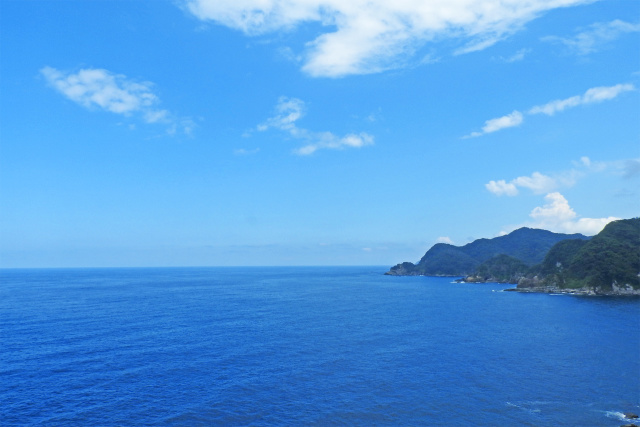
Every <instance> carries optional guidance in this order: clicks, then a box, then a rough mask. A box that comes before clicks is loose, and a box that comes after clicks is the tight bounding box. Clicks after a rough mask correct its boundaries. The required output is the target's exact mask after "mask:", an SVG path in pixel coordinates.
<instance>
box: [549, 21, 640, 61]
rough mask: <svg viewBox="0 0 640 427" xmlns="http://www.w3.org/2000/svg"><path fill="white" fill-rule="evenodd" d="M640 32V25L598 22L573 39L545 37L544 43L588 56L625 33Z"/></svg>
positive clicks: (623, 22) (622, 22)
mask: <svg viewBox="0 0 640 427" xmlns="http://www.w3.org/2000/svg"><path fill="white" fill-rule="evenodd" d="M638 31H640V23H638V24H632V23H629V22H625V21H621V20H619V19H616V20H614V21H611V22H597V23H595V24H592V25H590V26H589V27H588V28H586V29H584V30H582V31H580V32H579V33H578V34H576V35H575V36H574V37H573V38H564V37H557V36H549V37H544V38H543V39H542V40H543V41H549V42H556V43H561V44H563V45H565V46H567V47H568V48H569V49H571V50H572V51H574V52H575V53H577V54H578V55H587V54H589V53H593V52H595V51H597V50H598V49H600V48H601V47H602V46H604V45H606V44H607V43H609V42H611V41H613V40H615V39H617V38H618V37H620V36H621V35H623V34H625V33H633V32H638Z"/></svg>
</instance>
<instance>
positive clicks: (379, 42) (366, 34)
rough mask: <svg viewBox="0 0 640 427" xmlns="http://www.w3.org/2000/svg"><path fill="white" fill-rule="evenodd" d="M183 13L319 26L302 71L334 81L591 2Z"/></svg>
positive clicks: (230, 7) (222, 20)
mask: <svg viewBox="0 0 640 427" xmlns="http://www.w3.org/2000/svg"><path fill="white" fill-rule="evenodd" d="M183 1H184V3H183V4H184V5H185V8H186V10H187V11H189V12H190V13H191V14H193V15H194V16H196V17H197V18H198V19H201V20H204V21H213V22H216V23H219V24H222V25H225V26H228V27H230V28H234V29H238V30H240V31H243V32H244V33H245V34H247V35H260V34H266V33H269V32H273V31H278V30H293V29H295V27H296V26H298V25H301V24H304V23H312V22H317V23H320V24H321V25H322V26H323V28H326V31H325V32H324V33H323V34H320V35H319V36H318V37H317V38H315V40H312V41H309V42H307V43H306V52H304V54H303V57H304V63H303V67H302V69H303V70H304V71H305V72H306V73H308V74H310V75H312V76H322V77H339V76H345V75H348V74H365V73H372V72H378V71H381V70H386V69H391V68H397V67H399V66H402V65H403V64H405V63H406V62H407V61H408V59H409V58H410V57H412V56H413V55H414V54H416V53H417V51H418V50H419V49H420V48H421V47H423V46H424V45H425V44H427V43H430V42H432V43H433V42H435V41H443V40H447V39H452V40H454V41H455V44H457V46H458V47H457V48H454V51H455V52H454V53H456V54H461V53H467V52H473V51H477V50H481V49H485V48H487V47H489V46H491V45H493V44H495V43H496V42H498V41H500V40H502V39H504V38H506V37H508V36H509V35H511V34H513V33H514V32H516V31H518V30H520V29H521V28H523V27H524V25H525V24H526V23H527V22H529V21H531V20H533V19H535V18H536V17H538V16H540V15H541V14H542V13H544V12H546V11H549V10H552V9H556V8H561V7H569V6H576V5H579V4H585V3H590V2H592V1H593V0H528V1H526V2H524V1H520V0H430V1H424V0H401V1H388V0H350V1H344V0H240V1H230V0H183Z"/></svg>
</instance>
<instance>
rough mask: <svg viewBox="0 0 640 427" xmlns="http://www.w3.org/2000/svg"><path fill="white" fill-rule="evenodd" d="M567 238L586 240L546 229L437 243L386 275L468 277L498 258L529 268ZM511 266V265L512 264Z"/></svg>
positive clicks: (492, 265) (574, 235) (519, 230)
mask: <svg viewBox="0 0 640 427" xmlns="http://www.w3.org/2000/svg"><path fill="white" fill-rule="evenodd" d="M566 239H588V237H586V236H583V235H582V234H560V233H552V232H551V231H547V230H539V229H532V228H520V229H518V230H515V231H513V232H511V233H509V234H507V235H505V236H500V237H496V238H493V239H478V240H475V241H473V242H471V243H469V244H466V245H464V246H454V245H449V244H446V243H438V244H436V245H434V246H433V247H432V248H431V249H429V250H428V251H427V253H426V254H425V255H424V256H423V257H422V259H421V260H420V261H419V262H418V263H417V264H412V263H409V262H404V263H402V264H398V265H396V266H394V267H392V268H391V270H389V272H387V273H386V274H390V275H427V276H467V275H471V274H474V273H476V271H477V269H478V268H479V267H480V266H481V265H482V264H483V263H485V262H487V261H489V260H490V259H492V258H494V257H496V256H498V255H508V256H509V257H512V258H515V259H516V260H519V261H520V262H522V263H523V264H525V265H527V266H531V265H534V264H538V263H540V262H541V261H543V259H544V256H545V255H546V254H547V252H548V251H549V249H551V247H552V246H553V245H554V244H556V243H558V242H560V241H562V240H566ZM503 261H504V259H503ZM510 263H511V264H513V262H512V261H510ZM496 267H497V265H496V263H495V262H494V263H492V264H491V266H486V267H484V268H486V269H488V268H492V269H495V268H496ZM512 267H513V265H512ZM518 268H521V267H518Z"/></svg>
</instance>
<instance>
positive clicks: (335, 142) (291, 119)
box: [257, 96, 374, 156]
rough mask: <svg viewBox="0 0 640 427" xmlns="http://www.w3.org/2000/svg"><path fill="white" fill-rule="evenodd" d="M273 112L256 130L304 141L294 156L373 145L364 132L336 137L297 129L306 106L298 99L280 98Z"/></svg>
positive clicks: (325, 133)
mask: <svg viewBox="0 0 640 427" xmlns="http://www.w3.org/2000/svg"><path fill="white" fill-rule="evenodd" d="M275 110H276V114H275V115H274V116H273V117H270V118H268V119H267V120H265V121H264V122H263V123H261V124H259V125H258V127H257V129H258V131H262V132H264V131H266V130H268V129H272V128H275V129H279V130H281V131H285V132H287V133H288V134H289V135H291V136H292V137H293V138H296V139H301V140H304V141H305V142H306V144H305V145H304V146H302V147H300V148H297V149H295V150H294V153H295V154H298V155H301V156H308V155H310V154H313V153H315V152H316V151H318V150H321V149H331V150H342V149H344V148H361V147H364V146H366V145H372V144H373V143H374V138H373V136H371V135H369V134H368V133H366V132H360V133H350V134H347V135H344V136H337V135H335V134H333V133H332V132H313V131H310V130H308V129H304V128H300V127H298V126H297V125H296V122H297V121H298V120H300V119H301V118H302V117H304V115H305V112H306V105H305V103H304V102H303V101H302V100H300V99H297V98H288V97H284V96H283V97H280V99H279V100H278V103H277V105H276V108H275Z"/></svg>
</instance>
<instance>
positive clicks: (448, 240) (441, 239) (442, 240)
mask: <svg viewBox="0 0 640 427" xmlns="http://www.w3.org/2000/svg"><path fill="white" fill-rule="evenodd" d="M438 243H447V244H449V245H453V240H451V238H449V237H446V236H445V237H438Z"/></svg>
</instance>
